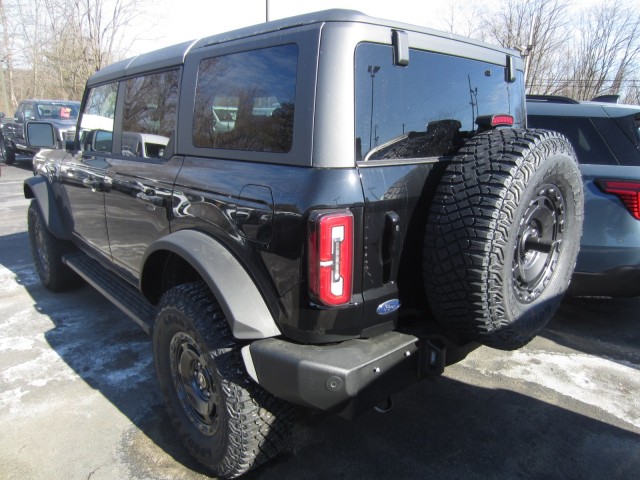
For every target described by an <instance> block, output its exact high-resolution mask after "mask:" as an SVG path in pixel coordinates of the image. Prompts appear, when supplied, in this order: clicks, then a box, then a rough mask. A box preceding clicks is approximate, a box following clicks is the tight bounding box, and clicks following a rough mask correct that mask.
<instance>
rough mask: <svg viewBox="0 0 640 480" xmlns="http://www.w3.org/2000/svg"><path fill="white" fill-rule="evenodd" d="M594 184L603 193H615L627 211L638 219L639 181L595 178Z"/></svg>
mask: <svg viewBox="0 0 640 480" xmlns="http://www.w3.org/2000/svg"><path fill="white" fill-rule="evenodd" d="M596 185H598V186H599V187H600V189H601V190H602V191H603V192H605V193H611V194H613V195H617V196H618V197H619V198H620V200H622V203H624V205H625V207H627V210H629V213H631V215H633V217H634V218H635V219H637V220H640V181H634V180H596Z"/></svg>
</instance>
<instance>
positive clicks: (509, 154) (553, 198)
mask: <svg viewBox="0 0 640 480" xmlns="http://www.w3.org/2000/svg"><path fill="white" fill-rule="evenodd" d="M522 66H523V64H522V61H521V60H520V59H519V58H518V57H517V56H514V52H512V51H509V50H503V49H500V48H496V47H492V46H489V45H485V44H481V43H478V42H475V41H472V40H468V39H464V38H459V37H452V36H451V35H449V34H444V33H440V32H436V31H431V30H427V29H424V28H419V27H415V26H410V25H404V24H397V23H393V22H388V21H383V20H378V19H374V18H370V17H367V16H365V15H363V14H361V13H358V12H351V11H342V10H331V11H326V12H320V13H315V14H309V15H304V16H299V17H294V18H290V19H286V20H281V21H276V22H270V23H266V24H263V25H259V26H255V27H252V28H247V29H243V30H238V31H234V32H230V33H226V34H221V35H216V36H213V37H209V38H204V39H201V40H198V41H195V42H191V43H185V44H181V45H177V46H174V47H170V48H166V49H163V50H159V51H156V52H152V53H149V54H145V55H141V56H139V57H136V58H133V59H131V60H128V61H124V62H120V63H116V64H114V65H111V66H110V67H107V68H105V69H103V70H101V71H99V72H97V73H96V74H94V75H93V76H92V77H91V78H90V79H89V81H88V83H87V88H86V91H85V94H84V98H83V100H82V106H81V112H80V116H79V120H78V128H77V133H76V138H75V141H74V142H72V143H70V144H69V145H68V147H67V151H61V150H51V151H46V150H45V151H43V152H41V153H40V154H39V155H40V156H41V157H42V159H43V163H42V167H41V168H40V172H39V175H37V176H34V177H33V178H30V179H28V180H27V181H26V182H25V185H24V189H25V195H26V197H27V198H31V199H33V201H32V203H31V206H30V207H29V212H28V225H29V235H30V239H31V245H32V251H33V256H34V259H35V264H36V267H37V270H38V273H39V275H40V278H41V280H42V282H43V284H44V285H45V286H46V287H48V288H49V289H51V290H53V291H59V290H62V289H65V288H69V287H71V286H73V285H75V284H77V283H78V279H79V278H83V279H85V280H86V281H87V282H89V283H90V284H92V285H93V286H95V287H96V288H97V289H98V290H100V291H101V292H102V293H104V294H105V295H106V296H107V297H108V298H109V299H111V300H112V301H113V302H114V303H115V304H116V305H118V306H119V307H121V308H122V310H123V311H124V312H126V313H127V314H128V315H129V316H131V317H132V318H133V319H134V320H136V321H137V322H138V323H139V324H140V325H141V326H142V327H143V328H144V329H145V331H146V332H148V333H149V334H151V335H152V338H153V354H154V361H155V369H156V372H157V376H158V380H159V383H160V386H161V389H162V393H163V396H164V399H165V401H166V405H167V408H168V411H169V415H170V417H171V419H172V421H173V423H174V424H175V427H176V429H177V431H178V435H179V437H180V439H181V440H182V441H183V443H184V445H185V447H186V448H187V449H188V450H189V451H190V453H191V454H192V455H193V456H195V457H196V458H197V459H198V460H199V461H200V462H202V463H203V464H204V465H206V466H207V467H209V468H210V469H212V470H213V471H214V472H215V473H216V474H217V475H219V476H220V477H225V478H231V477H235V476H238V475H241V474H242V473H244V472H246V471H248V470H250V469H252V468H254V467H256V466H257V465H260V464H262V463H264V462H265V461H266V460H268V459H269V458H272V457H274V456H275V455H277V454H278V452H280V451H282V450H283V449H284V448H285V447H286V446H287V442H288V438H289V436H290V432H291V430H292V418H293V415H292V411H293V407H292V405H293V404H298V405H303V406H307V407H314V408H318V409H322V410H325V411H331V412H335V413H337V414H340V415H343V416H345V417H354V416H356V415H358V414H359V413H361V412H363V411H366V410H367V409H369V408H371V407H373V406H379V407H380V408H384V407H385V406H386V405H387V404H386V401H387V399H388V398H390V396H391V395H392V394H394V393H395V392H398V391H399V390H401V389H403V388H405V387H407V386H409V385H411V384H413V383H414V382H416V381H419V380H420V379H422V378H424V377H429V376H435V375H438V374H440V373H441V372H442V371H443V369H444V368H445V366H446V365H448V364H451V363H453V362H456V361H459V360H461V359H462V358H464V356H465V355H466V354H467V353H468V352H469V351H470V350H472V349H473V348H476V347H477V346H479V345H481V344H484V345H488V346H490V347H495V348H499V349H515V348H518V347H520V346H522V345H524V344H526V343H527V342H529V341H530V340H531V339H532V338H533V337H534V336H535V335H536V334H537V332H538V331H539V330H540V329H541V328H543V327H544V325H545V324H546V322H547V321H548V320H549V319H550V317H551V316H552V315H553V313H554V311H555V310H556V307H557V306H558V304H559V302H560V300H561V298H562V296H563V294H564V292H565V290H566V288H567V284H568V282H569V279H570V276H571V273H572V270H573V266H574V263H575V260H576V255H577V252H578V248H579V240H580V235H581V229H582V211H583V195H582V182H581V178H580V172H579V170H578V165H577V163H576V159H575V155H574V153H573V150H572V149H571V146H570V144H569V143H568V142H567V141H566V140H565V139H564V138H563V137H562V136H560V135H559V134H556V133H552V132H548V131H543V130H527V129H526V125H525V118H526V116H525V115H526V111H525V94H524V85H523V78H522V77H523V73H522ZM27 130H28V138H29V142H30V144H31V145H33V146H38V147H50V146H52V145H53V143H55V138H54V136H53V133H52V131H51V127H50V126H49V125H47V124H41V123H38V122H30V123H28V124H27Z"/></svg>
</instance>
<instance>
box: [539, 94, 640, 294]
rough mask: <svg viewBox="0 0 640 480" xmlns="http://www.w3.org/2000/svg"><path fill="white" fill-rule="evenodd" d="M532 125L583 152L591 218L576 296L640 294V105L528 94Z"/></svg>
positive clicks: (576, 276)
mask: <svg viewBox="0 0 640 480" xmlns="http://www.w3.org/2000/svg"><path fill="white" fill-rule="evenodd" d="M527 115H528V125H529V127H533V128H546V129H549V130H554V131H557V132H560V133H562V134H563V135H565V136H566V137H567V138H568V139H569V140H570V141H571V143H572V144H573V147H574V149H575V151H576V153H577V155H578V161H579V162H580V169H581V171H582V177H583V179H584V186H585V221H584V233H583V235H582V242H581V243H582V245H581V248H580V253H579V255H578V263H577V265H576V269H575V273H574V276H573V280H572V283H571V286H570V290H569V292H570V294H572V295H585V296H590V295H594V296H600V295H601V296H638V295H640V106H637V105H618V104H615V103H605V102H594V101H592V102H577V101H575V100H573V99H570V98H566V97H557V96H528V97H527Z"/></svg>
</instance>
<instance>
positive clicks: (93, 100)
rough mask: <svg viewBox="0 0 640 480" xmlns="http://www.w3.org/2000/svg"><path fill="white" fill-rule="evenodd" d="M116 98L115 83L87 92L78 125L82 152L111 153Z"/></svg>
mask: <svg viewBox="0 0 640 480" xmlns="http://www.w3.org/2000/svg"><path fill="white" fill-rule="evenodd" d="M117 96H118V83H117V82H114V83H109V84H106V85H101V86H99V87H94V88H92V89H91V91H90V92H89V97H88V98H87V103H86V104H85V106H84V110H83V111H82V122H81V125H80V130H81V133H80V144H81V148H82V150H83V151H89V152H106V153H111V146H112V143H113V118H114V116H115V112H116V99H117Z"/></svg>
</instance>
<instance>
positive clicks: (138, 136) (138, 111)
mask: <svg viewBox="0 0 640 480" xmlns="http://www.w3.org/2000/svg"><path fill="white" fill-rule="evenodd" d="M178 81H179V72H178V71H177V70H173V71H169V72H162V73H154V74H151V75H145V76H143V77H137V78H132V79H129V80H127V83H126V89H125V99H124V117H123V126H122V154H123V155H131V156H135V157H143V158H163V157H164V156H165V150H166V148H167V145H168V143H169V140H170V139H171V138H172V137H173V135H174V132H175V129H176V115H177V108H178ZM167 153H168V154H169V152H167Z"/></svg>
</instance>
